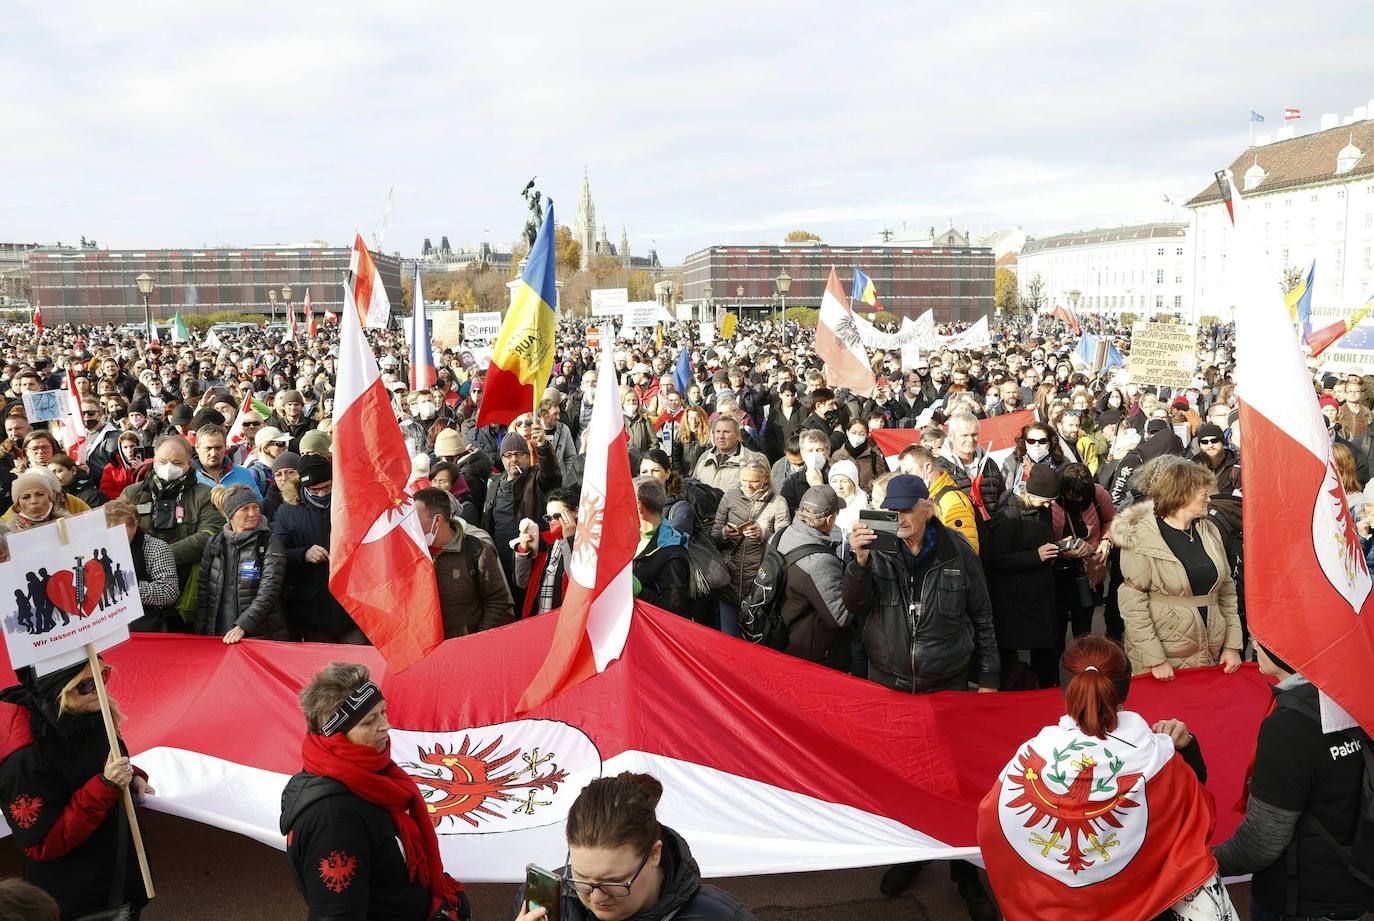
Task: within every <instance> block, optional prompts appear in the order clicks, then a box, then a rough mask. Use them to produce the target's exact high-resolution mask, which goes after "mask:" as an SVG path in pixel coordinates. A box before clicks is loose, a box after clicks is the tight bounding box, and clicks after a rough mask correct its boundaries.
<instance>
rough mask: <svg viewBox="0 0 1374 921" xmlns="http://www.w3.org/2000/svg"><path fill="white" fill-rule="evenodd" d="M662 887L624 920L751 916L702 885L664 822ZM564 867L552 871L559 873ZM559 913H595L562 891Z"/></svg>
mask: <svg viewBox="0 0 1374 921" xmlns="http://www.w3.org/2000/svg"><path fill="white" fill-rule="evenodd" d="M662 832H663V834H662V841H663V855H662V857H661V858H660V861H661V866H662V867H663V888H662V890H661V891H660V893H659V898H658V902H656V903H655V904H653V905H651V906H650V907H648V908H646V909H645V910H644V911H641V912H639V913H638V914H636V915H633V916H632V917H630V918H627V919H626V921H667V919H668V918H672V921H753V919H754V916H753V915H752V914H751V913H750V912H749V911H748V910H747V909H746V908H745V907H744V906H743V905H741V904H740V903H739V902H736V901H735V900H734V899H733V898H732V897H731V896H730V895H728V894H727V893H725V892H722V891H721V890H719V889H717V888H716V887H715V886H707V885H704V884H703V883H702V881H701V869H700V868H699V867H698V866H697V862H696V860H695V859H693V857H692V851H691V849H690V848H689V847H688V846H687V842H686V841H684V840H683V838H682V836H681V835H679V834H678V833H677V832H675V831H673V830H672V829H671V828H669V827H667V826H666V825H665V826H663V828H662ZM565 870H566V868H565V867H560V868H559V869H558V870H556V871H555V873H556V874H557V875H559V876H562V875H563V873H564V871H565ZM561 901H562V905H561V906H560V908H561V911H560V913H559V917H561V918H562V919H563V921H596V916H595V915H593V914H592V913H591V911H590V910H588V909H587V907H586V906H584V905H583V904H582V902H581V900H580V899H578V897H577V896H576V895H568V894H566V893H565V894H564V895H563V898H562V900H561ZM524 906H525V887H524V886H521V887H520V891H519V892H518V893H517V894H516V898H515V906H514V909H513V910H512V912H511V918H512V919H515V918H518V917H519V916H520V913H521V912H522V911H524Z"/></svg>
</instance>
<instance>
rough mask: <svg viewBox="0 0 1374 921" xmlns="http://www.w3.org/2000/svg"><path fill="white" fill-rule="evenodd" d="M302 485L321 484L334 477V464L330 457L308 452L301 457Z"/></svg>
mask: <svg viewBox="0 0 1374 921" xmlns="http://www.w3.org/2000/svg"><path fill="white" fill-rule="evenodd" d="M300 472H301V485H302V486H319V485H320V484H321V483H328V482H329V481H331V480H333V479H334V465H333V464H332V463H331V462H330V461H329V459H328V458H324V457H320V456H319V455H318V454H307V455H305V456H304V457H302V458H301V466H300Z"/></svg>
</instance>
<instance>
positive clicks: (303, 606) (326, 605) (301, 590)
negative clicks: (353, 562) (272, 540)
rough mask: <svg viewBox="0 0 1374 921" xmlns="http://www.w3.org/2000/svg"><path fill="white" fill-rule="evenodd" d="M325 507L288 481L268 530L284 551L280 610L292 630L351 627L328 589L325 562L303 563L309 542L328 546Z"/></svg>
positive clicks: (340, 630)
mask: <svg viewBox="0 0 1374 921" xmlns="http://www.w3.org/2000/svg"><path fill="white" fill-rule="evenodd" d="M329 530H330V528H329V509H328V508H316V507H315V506H313V505H311V504H310V503H309V502H308V501H307V500H306V499H305V497H304V493H303V490H301V488H300V486H299V485H296V484H289V485H288V487H287V492H286V494H285V495H284V503H283V505H282V507H281V508H279V509H277V515H276V518H274V519H273V521H272V534H273V536H274V537H276V538H278V539H279V540H280V541H281V544H282V551H283V552H284V553H285V554H286V580H285V583H284V584H283V586H282V610H283V612H284V613H285V615H286V625H287V627H289V628H290V630H291V632H292V633H293V634H300V633H304V632H305V631H308V630H327V631H329V632H330V633H334V634H340V633H347V632H348V631H350V630H352V629H354V628H355V626H356V625H355V624H354V623H353V619H352V618H351V617H349V616H348V612H347V611H345V610H344V608H343V605H341V604H339V602H338V599H336V598H335V597H334V596H333V595H332V594H330V591H329V562H328V561H327V560H326V561H324V562H322V563H307V562H306V561H305V551H307V550H309V549H310V548H311V547H312V546H320V547H323V548H325V549H326V550H328V549H329Z"/></svg>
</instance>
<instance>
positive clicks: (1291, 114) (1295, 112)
mask: <svg viewBox="0 0 1374 921" xmlns="http://www.w3.org/2000/svg"><path fill="white" fill-rule="evenodd" d="M1299 118H1302V109H1294V108H1292V107H1291V106H1290V107H1289V108H1287V109H1284V110H1283V120H1284V121H1286V122H1291V121H1296V120H1297V119H1299Z"/></svg>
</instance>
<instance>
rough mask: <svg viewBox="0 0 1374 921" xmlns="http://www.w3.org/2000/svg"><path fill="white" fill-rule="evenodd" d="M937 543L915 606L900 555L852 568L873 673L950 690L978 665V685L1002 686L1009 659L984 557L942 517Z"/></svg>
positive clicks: (875, 556) (848, 572) (849, 589)
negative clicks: (1001, 647)
mask: <svg viewBox="0 0 1374 921" xmlns="http://www.w3.org/2000/svg"><path fill="white" fill-rule="evenodd" d="M927 527H928V528H934V529H935V547H934V548H933V549H932V550H931V553H932V554H934V559H933V560H932V561H931V563H930V566H929V569H928V571H927V572H926V574H925V577H924V578H923V579H922V580H921V586H920V591H919V594H920V597H919V602H920V603H919V610H918V611H914V612H913V611H912V608H911V599H912V596H913V590H912V588H913V587H912V584H911V582H912V580H911V579H910V578H909V577H908V574H907V569H906V566H905V564H904V563H903V562H902V561H901V560H899V559H898V555H899V553H900V552H901V551H898V552H897V553H892V552H890V551H889V552H880V551H874V552H872V553H871V554H870V555H869V558H868V565H867V566H860V565H859V563H858V561H857V560H851V561H850V563H849V565H848V566H847V567H846V568H845V572H844V604H845V607H846V608H848V609H849V613H850V614H852V615H854V616H856V617H864V616H865V615H866V616H867V618H868V620H867V622H866V623H865V624H864V648H865V649H866V650H867V651H868V675H869V678H870V679H872V680H873V681H876V682H878V683H879V684H881V685H883V686H885V687H889V688H895V689H896V690H899V691H910V692H911V693H915V694H921V693H925V692H927V691H933V690H944V689H947V688H949V687H950V686H951V684H957V683H958V681H959V679H960V678H961V677H962V676H965V675H967V674H968V670H969V663H970V662H975V663H976V665H977V669H978V673H979V676H978V683H979V684H980V685H981V686H982V687H990V688H995V687H997V684H998V678H999V672H1000V669H1001V662H1000V658H999V656H998V652H997V637H996V634H995V633H994V631H993V626H992V601H991V600H990V599H989V597H988V586H987V582H986V581H985V580H984V578H983V567H982V564H980V563H979V562H978V554H976V553H974V552H973V547H972V546H971V545H970V544H969V542H968V541H966V540H964V538H963V537H961V536H960V535H958V534H956V533H954V532H952V531H950V530H949V529H948V528H946V527H945V526H944V525H943V524H941V523H940V522H938V521H935V520H934V519H931V521H930V522H929V523H928V524H927Z"/></svg>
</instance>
